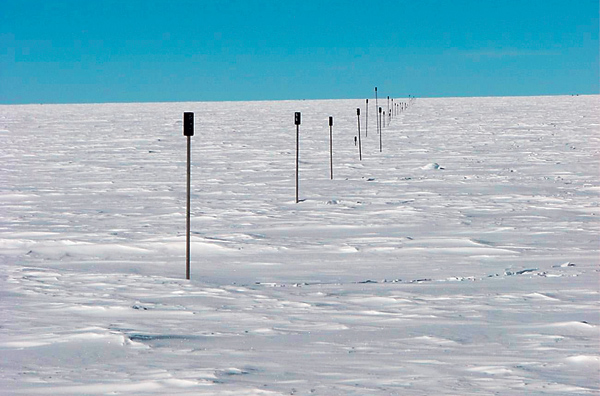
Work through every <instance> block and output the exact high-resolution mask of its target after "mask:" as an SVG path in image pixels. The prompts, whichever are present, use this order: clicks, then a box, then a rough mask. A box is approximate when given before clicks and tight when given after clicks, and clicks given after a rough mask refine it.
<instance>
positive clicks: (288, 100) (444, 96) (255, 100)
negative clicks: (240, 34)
mask: <svg viewBox="0 0 600 396" xmlns="http://www.w3.org/2000/svg"><path fill="white" fill-rule="evenodd" d="M598 95H600V92H597V93H574V94H565V93H560V94H541V95H530V94H523V95H519V94H515V95H473V96H469V95H447V96H446V95H429V96H414V95H410V96H392V95H389V97H390V98H393V99H394V100H395V99H410V98H416V99H442V98H448V99H452V98H525V97H547V96H598ZM387 96H388V95H385V96H382V98H384V97H387ZM364 99H371V97H368V98H366V97H358V98H310V99H306V98H303V99H251V100H245V99H223V100H162V101H152V100H148V101H106V102H94V101H90V102H85V101H84V102H22V103H2V102H0V106H46V105H47V106H54V105H101V104H153V103H156V104H158V103H221V102H222V103H228V102H236V103H239V102H301V101H316V100H364Z"/></svg>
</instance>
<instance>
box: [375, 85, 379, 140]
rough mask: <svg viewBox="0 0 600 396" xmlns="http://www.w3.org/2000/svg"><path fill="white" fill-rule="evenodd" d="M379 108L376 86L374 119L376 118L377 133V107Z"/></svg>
mask: <svg viewBox="0 0 600 396" xmlns="http://www.w3.org/2000/svg"><path fill="white" fill-rule="evenodd" d="M378 108H379V102H378V101H377V87H375V119H376V120H377V133H379V118H378V117H377V109H378Z"/></svg>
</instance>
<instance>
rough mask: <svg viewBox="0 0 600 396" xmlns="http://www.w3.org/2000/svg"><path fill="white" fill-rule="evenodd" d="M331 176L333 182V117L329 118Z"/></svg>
mask: <svg viewBox="0 0 600 396" xmlns="http://www.w3.org/2000/svg"><path fill="white" fill-rule="evenodd" d="M329 174H330V175H331V180H333V117H329Z"/></svg>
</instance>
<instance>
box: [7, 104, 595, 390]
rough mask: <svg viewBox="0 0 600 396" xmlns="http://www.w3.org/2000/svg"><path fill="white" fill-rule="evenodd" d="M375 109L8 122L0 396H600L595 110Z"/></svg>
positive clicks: (288, 107) (137, 107) (61, 115)
mask: <svg viewBox="0 0 600 396" xmlns="http://www.w3.org/2000/svg"><path fill="white" fill-rule="evenodd" d="M380 105H383V106H384V108H385V106H386V103H385V101H383V100H380ZM357 107H361V108H362V117H363V119H362V120H361V122H362V123H363V126H362V129H363V136H362V145H363V160H362V161H359V160H358V149H357V147H355V146H354V136H356V122H357V120H356V108H357ZM374 109H375V107H374V106H373V103H371V109H370V110H369V127H368V130H367V134H368V135H367V136H365V135H364V132H365V130H364V127H365V126H364V116H365V109H364V100H330V101H281V102H230V103H169V104H165V103H160V104H98V105H28V106H0V158H1V161H0V167H1V170H0V189H1V190H0V191H1V193H0V194H1V195H0V279H1V285H2V286H1V288H0V312H1V318H0V356H1V358H0V393H1V394H3V395H9V394H15V395H20V394H23V395H58V394H61V395H70V394H72V395H101V394H109V395H118V394H127V395H134V394H139V395H151V394H156V395H165V394H170V395H290V394H296V395H435V394H452V395H523V394H527V395H538V394H539V395H541V394H544V395H546V394H553V395H565V394H571V395H592V394H598V392H599V391H600V386H599V367H600V346H599V342H600V341H599V340H600V337H599V336H600V333H599V329H600V327H599V326H600V317H599V312H600V311H599V305H600V304H599V292H600V290H599V283H598V281H599V270H600V262H599V261H600V260H599V243H598V242H599V240H598V235H600V233H599V231H600V230H599V228H600V227H599V226H600V224H599V222H598V217H599V215H600V206H599V202H600V200H599V192H600V180H599V166H598V164H599V162H598V160H599V151H600V144H599V143H600V98H599V97H598V96H574V97H570V96H562V97H522V98H461V99H457V98H453V99H418V100H417V101H416V102H415V103H413V104H412V105H411V106H410V107H409V108H408V110H406V111H405V112H404V113H403V114H401V115H399V116H397V117H395V118H394V119H393V120H392V121H391V123H389V125H388V126H387V127H386V128H385V129H384V130H383V132H382V136H381V138H382V143H383V152H382V153H380V152H379V136H378V135H377V132H376V127H375V117H374V114H375V113H374ZM184 111H194V112H195V114H196V136H194V137H193V138H192V141H193V157H192V160H193V170H192V172H193V175H192V177H193V182H192V183H193V196H192V211H193V213H192V217H193V220H192V230H193V237H192V280H191V281H186V280H184V279H183V278H184V274H185V169H186V164H185V158H186V157H185V145H186V139H185V137H184V136H183V135H182V124H181V119H182V113H183V112H184ZM295 111H302V122H303V123H302V125H301V127H300V135H301V137H300V144H301V149H300V160H301V162H300V198H301V199H302V201H301V202H300V203H298V204H296V203H295V199H294V198H295V196H294V194H295V185H294V180H295V179H294V171H295V128H294V125H293V115H294V112H295ZM330 115H332V116H334V118H335V120H334V127H333V142H334V150H333V151H334V180H330V179H329V147H328V143H329V129H328V124H327V121H328V116H330ZM387 124H388V122H386V125H387Z"/></svg>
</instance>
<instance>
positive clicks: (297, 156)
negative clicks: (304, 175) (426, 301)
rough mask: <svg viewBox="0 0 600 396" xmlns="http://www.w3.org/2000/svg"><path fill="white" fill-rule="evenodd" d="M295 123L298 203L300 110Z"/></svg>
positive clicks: (295, 115) (295, 116) (295, 117)
mask: <svg viewBox="0 0 600 396" xmlns="http://www.w3.org/2000/svg"><path fill="white" fill-rule="evenodd" d="M294 124H296V203H298V202H300V201H299V200H298V164H299V156H300V112H299V111H297V112H296V113H295V114H294Z"/></svg>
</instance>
